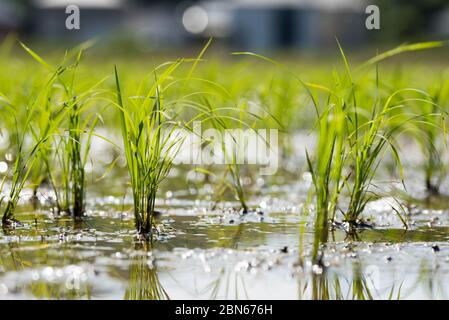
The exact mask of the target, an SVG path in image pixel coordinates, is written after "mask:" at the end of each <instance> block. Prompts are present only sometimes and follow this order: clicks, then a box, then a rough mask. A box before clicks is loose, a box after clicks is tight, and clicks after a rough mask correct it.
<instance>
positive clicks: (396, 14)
mask: <svg viewBox="0 0 449 320" xmlns="http://www.w3.org/2000/svg"><path fill="white" fill-rule="evenodd" d="M376 5H378V6H379V8H380V17H381V18H380V19H381V30H380V31H379V32H378V35H377V36H378V37H379V40H383V41H398V40H399V41H408V40H414V39H417V38H418V39H419V38H423V37H426V36H428V35H429V32H431V31H432V27H433V26H434V22H435V17H436V16H437V15H438V14H439V13H441V12H442V11H443V10H444V9H445V8H449V0H376Z"/></svg>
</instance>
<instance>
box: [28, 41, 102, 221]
mask: <svg viewBox="0 0 449 320" xmlns="http://www.w3.org/2000/svg"><path fill="white" fill-rule="evenodd" d="M87 45H88V44H85V45H82V46H81V48H80V49H79V50H76V49H75V50H73V51H72V52H69V53H68V54H66V56H65V57H64V59H63V61H62V62H61V63H60V64H59V65H58V66H56V67H53V66H51V65H50V64H49V63H47V62H46V61H45V60H44V59H43V58H41V57H40V56H39V55H38V54H37V53H35V52H34V51H32V50H31V49H30V48H28V47H26V46H25V45H24V44H22V47H23V48H24V49H25V50H26V52H27V53H29V54H30V55H31V56H32V57H33V58H34V59H35V60H36V61H37V62H38V63H39V64H40V65H42V66H43V67H45V69H47V70H50V81H49V82H48V83H47V84H46V87H45V90H43V91H42V92H44V94H43V95H42V96H41V97H40V98H39V99H40V100H39V102H40V108H39V109H38V112H39V113H40V117H36V118H39V120H40V121H38V122H37V127H39V129H40V131H41V132H43V133H44V134H45V135H47V136H49V137H51V138H50V139H47V142H46V143H45V148H41V149H40V152H39V153H38V156H39V160H41V163H40V165H41V167H40V168H37V170H36V172H37V177H40V176H41V174H40V170H41V168H42V164H44V165H45V169H46V175H45V176H46V178H47V179H48V180H49V184H50V185H51V187H52V189H53V191H54V194H55V198H56V207H57V211H58V212H66V213H71V214H72V215H73V216H74V217H77V218H79V217H81V216H83V215H84V212H85V198H86V176H85V166H86V163H87V161H88V156H89V151H90V146H91V140H92V137H93V136H94V135H96V134H95V132H94V129H95V127H96V125H97V123H98V121H99V120H100V116H99V115H96V114H95V113H89V114H88V113H87V111H88V107H89V102H90V101H91V100H93V99H94V98H95V97H96V95H98V94H99V93H100V92H101V91H100V90H97V89H96V88H97V87H98V85H99V84H101V83H102V82H103V81H104V80H105V79H102V80H100V81H99V82H97V83H95V84H94V85H92V86H90V87H87V89H84V90H83V91H81V92H77V87H76V85H75V84H76V71H77V68H78V65H79V63H80V60H81V56H82V53H83V51H84V50H85V49H86V47H87ZM72 56H73V58H72ZM71 60H73V61H71ZM97 103H98V102H97ZM33 134H34V136H35V138H36V137H38V136H39V135H38V134H35V133H33ZM96 136H98V135H96ZM100 138H101V137H100ZM55 163H56V164H57V165H56V166H55ZM40 179H42V178H40Z"/></svg>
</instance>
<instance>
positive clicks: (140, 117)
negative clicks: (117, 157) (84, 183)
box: [115, 62, 182, 239]
mask: <svg viewBox="0 0 449 320" xmlns="http://www.w3.org/2000/svg"><path fill="white" fill-rule="evenodd" d="M180 63H181V62H176V63H173V64H172V65H170V66H169V67H168V68H167V70H166V71H165V72H164V73H163V74H162V75H161V76H160V77H157V76H156V74H155V81H154V83H153V84H152V86H151V88H150V89H149V91H148V94H147V95H146V96H144V97H143V99H141V98H139V99H137V100H138V101H135V100H136V99H132V98H127V99H126V98H124V96H123V92H122V89H121V85H120V77H119V73H118V70H117V68H115V81H116V95H117V103H116V104H115V105H116V106H117V107H118V109H119V113H120V125H121V130H122V139H123V145H124V152H125V158H126V162H127V166H128V172H129V176H130V181H131V188H132V194H133V201H134V217H135V224H136V229H137V231H138V233H139V235H141V236H143V237H144V238H145V239H149V238H151V236H152V234H153V227H154V215H155V204H156V203H155V202H156V194H157V190H158V187H159V184H160V183H161V182H162V181H163V180H164V179H165V178H166V177H167V175H168V173H169V171H170V169H171V167H172V165H173V161H174V157H175V156H176V154H177V152H178V150H179V147H180V146H181V144H182V143H181V142H182V138H180V137H179V136H177V134H176V131H175V128H176V127H177V126H178V124H177V123H176V122H175V121H174V120H173V119H170V118H169V115H168V113H169V107H170V106H167V105H166V104H165V101H164V100H163V98H162V93H163V85H164V83H165V81H166V80H167V78H168V77H169V76H170V75H171V74H172V73H173V72H174V71H175V70H176V69H177V68H178V67H179V65H180ZM164 130H166V131H164Z"/></svg>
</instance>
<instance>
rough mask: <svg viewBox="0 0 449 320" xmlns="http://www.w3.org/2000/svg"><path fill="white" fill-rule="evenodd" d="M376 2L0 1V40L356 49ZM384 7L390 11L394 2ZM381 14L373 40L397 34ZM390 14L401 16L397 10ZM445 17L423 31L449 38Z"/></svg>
mask: <svg viewBox="0 0 449 320" xmlns="http://www.w3.org/2000/svg"><path fill="white" fill-rule="evenodd" d="M380 1H381V0H373V1H369V2H368V0H0V34H1V33H4V34H5V33H7V32H10V31H15V30H19V31H21V32H22V33H26V34H27V35H31V36H33V37H36V38H39V39H50V40H58V41H59V40H68V41H81V40H86V39H89V38H93V37H97V38H100V39H114V40H115V39H119V40H122V41H123V40H125V41H126V40H129V41H132V42H133V43H135V44H137V45H138V46H140V47H142V48H163V47H181V46H185V45H187V44H190V43H194V42H195V41H198V40H204V38H207V37H210V36H213V37H214V38H216V39H217V41H221V42H222V43H225V44H227V45H230V46H234V47H236V48H238V49H239V50H273V49H282V48H310V49H317V48H318V49H321V48H325V47H327V46H334V45H335V37H338V39H340V40H341V41H342V42H343V43H344V45H345V46H346V47H347V46H359V45H363V44H366V43H367V41H368V39H370V36H372V35H373V34H375V33H376V31H374V32H369V31H367V30H366V29H365V19H366V18H367V15H366V14H365V8H366V6H367V5H368V4H371V3H372V2H374V3H377V2H380ZM73 4H75V5H78V6H79V7H80V9H81V28H80V30H67V29H66V28H65V20H66V19H67V16H68V15H67V14H66V12H65V8H66V7H67V6H68V5H73ZM387 4H388V8H390V9H388V10H390V12H393V11H392V10H393V9H391V7H392V6H394V2H387ZM384 5H385V8H387V5H386V4H384ZM383 8H384V7H381V26H383V25H389V27H388V29H389V30H383V29H382V30H381V32H379V35H382V34H385V32H386V33H391V34H393V33H394V30H395V29H397V30H399V29H400V28H399V25H400V23H397V25H398V26H397V27H396V26H395V19H398V21H399V20H400V19H399V18H400V17H398V14H394V15H393V18H391V19H393V21H389V22H390V23H389V24H387V23H386V22H387V21H386V20H387V17H388V16H389V15H388V12H387V9H385V11H382V10H383ZM394 8H395V9H397V10H399V12H401V11H400V9H401V7H400V6H397V7H394ZM412 8H413V6H412ZM438 8H439V7H438ZM418 11H419V10H418ZM434 11H435V9H434ZM434 11H431V13H432V14H434V13H433V12H434ZM448 12H449V11H447V10H446V11H444V10H443V9H441V10H440V11H438V12H437V13H438V14H437V15H436V16H435V17H432V19H433V20H432V21H435V23H433V25H432V30H430V31H429V32H432V34H439V35H449V26H448V25H449V13H448ZM418 13H419V12H418ZM399 15H400V14H399ZM384 17H385V21H384V20H383V19H384ZM391 19H390V20H391ZM401 21H403V20H401ZM406 21H408V20H406ZM384 22H385V24H384ZM407 23H408V22H407ZM391 25H393V26H391ZM402 29H404V28H402ZM404 30H406V29H404ZM425 32H427V31H425ZM398 34H399V32H398Z"/></svg>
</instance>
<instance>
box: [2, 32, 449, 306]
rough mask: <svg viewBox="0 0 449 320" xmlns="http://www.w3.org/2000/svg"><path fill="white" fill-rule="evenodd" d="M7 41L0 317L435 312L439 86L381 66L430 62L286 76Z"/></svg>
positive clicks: (443, 81) (442, 112)
mask: <svg viewBox="0 0 449 320" xmlns="http://www.w3.org/2000/svg"><path fill="white" fill-rule="evenodd" d="M9 41H10V42H9V44H8V43H7V44H8V45H7V46H6V47H4V50H3V51H4V52H3V51H2V52H3V54H2V55H1V56H0V67H1V68H0V69H2V70H3V69H4V70H6V71H5V72H2V73H0V215H1V229H0V299H136V300H143V299H151V300H165V299H444V298H449V297H448V295H449V292H447V284H448V281H449V279H448V276H449V241H448V240H449V179H448V176H449V175H448V171H447V168H448V154H449V153H448V152H447V134H448V132H447V128H448V126H449V124H448V123H447V122H448V119H449V117H448V114H449V111H448V110H449V81H448V79H449V77H448V75H449V69H447V64H444V63H443V62H442V63H441V65H437V64H436V65H432V67H430V66H431V65H430V64H429V63H427V62H421V64H413V63H407V61H404V64H403V65H402V64H401V65H399V64H398V65H396V64H395V62H393V63H390V64H385V68H384V64H383V63H384V60H389V59H392V58H393V57H394V56H396V55H400V54H403V53H405V52H411V51H422V50H430V49H435V50H436V49H438V48H440V47H443V46H444V45H445V43H443V42H423V43H415V44H410V45H402V46H399V47H397V48H393V49H391V50H389V51H386V52H384V53H377V54H376V55H375V56H374V57H371V58H370V59H368V60H366V62H364V63H360V65H359V66H358V67H352V66H351V64H350V63H349V62H348V58H347V56H346V55H345V53H344V50H343V48H342V47H341V46H340V44H339V43H338V49H339V50H338V51H339V54H340V55H341V56H340V60H338V61H339V62H338V67H335V68H332V67H329V65H330V63H329V64H315V65H309V66H307V67H305V65H306V64H307V63H304V62H303V63H302V64H299V63H297V62H296V61H293V62H289V64H290V65H291V68H286V67H284V66H282V65H280V64H279V63H277V62H276V61H274V60H272V59H271V58H268V57H263V56H259V55H255V54H252V53H248V52H240V53H237V54H235V55H232V58H233V59H234V58H235V59H236V60H232V61H231V58H229V60H227V59H223V58H222V57H218V59H215V60H214V59H212V60H210V61H209V60H208V59H205V57H203V56H204V55H206V52H207V49H208V47H209V46H210V45H211V44H212V39H210V40H208V41H207V42H206V43H205V45H204V47H203V49H202V50H200V51H199V53H197V56H195V57H194V58H185V59H183V58H177V59H173V60H169V61H166V62H160V64H158V65H156V66H155V65H154V64H150V63H149V62H148V61H146V60H145V59H144V58H141V59H142V60H135V61H130V60H128V59H127V57H126V56H123V57H121V58H120V59H115V58H111V57H109V60H107V59H106V60H104V61H101V63H100V62H99V60H96V59H92V60H89V58H88V59H87V60H86V61H84V60H83V59H82V58H83V57H84V50H85V49H86V48H87V47H88V46H89V45H90V44H85V46H86V48H84V47H83V46H81V47H76V48H74V49H73V50H71V51H68V52H66V53H65V55H63V58H62V59H60V60H57V59H55V58H54V56H53V57H52V58H49V60H47V58H46V57H44V56H41V55H40V54H39V53H37V52H35V51H33V49H31V48H29V47H28V46H27V45H25V44H23V43H20V46H19V48H14V43H15V42H14V41H12V40H9ZM17 50H21V51H20V52H21V55H17V56H16V55H15V54H14V53H15V52H16V51H17ZM213 58H215V57H213ZM97 59H98V58H97ZM10 61H13V62H14V63H10ZM54 61H56V62H54ZM145 61H146V62H145ZM286 69H288V70H286ZM30 70H33V72H30ZM34 70H36V71H34ZM221 70H225V72H222V71H221ZM379 70H382V72H379ZM384 70H385V71H384ZM405 71H407V72H405ZM7 74H15V77H12V78H11V77H8V76H7Z"/></svg>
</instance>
